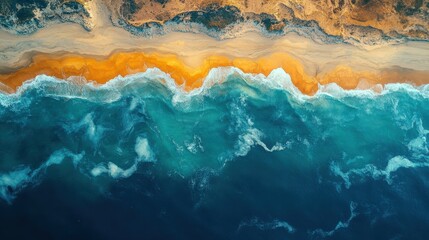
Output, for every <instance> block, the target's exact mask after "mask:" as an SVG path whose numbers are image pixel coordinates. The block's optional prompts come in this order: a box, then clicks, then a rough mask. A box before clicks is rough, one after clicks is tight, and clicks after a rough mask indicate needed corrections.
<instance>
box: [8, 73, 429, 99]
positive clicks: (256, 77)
mask: <svg viewBox="0 0 429 240" xmlns="http://www.w3.org/2000/svg"><path fill="white" fill-rule="evenodd" d="M232 75H236V76H240V78H241V79H242V80H243V81H245V82H247V83H248V84H251V85H256V86H257V85H261V86H265V87H268V88H272V89H283V90H285V91H287V92H289V93H290V94H291V95H292V96H294V97H295V98H296V99H298V100H301V101H304V100H309V99H314V98H318V97H320V96H324V95H330V96H333V97H336V98H343V97H361V98H374V97H376V96H381V95H383V94H388V93H391V92H406V93H408V94H410V95H412V96H419V97H424V98H429V86H428V85H423V86H419V87H415V86H412V85H410V84H405V83H394V84H386V85H384V86H381V85H376V86H374V87H372V88H370V89H365V90H360V89H355V90H344V89H343V88H341V87H340V86H338V85H337V84H336V83H330V84H327V85H319V90H318V91H317V93H316V94H315V95H314V96H308V95H305V94H302V93H301V92H300V91H299V89H297V88H296V86H295V85H294V84H293V83H292V81H291V78H290V75H289V74H288V73H286V72H285V71H284V69H282V68H277V69H274V70H273V71H272V72H271V73H270V74H269V75H268V76H264V75H262V74H249V73H244V72H243V71H241V70H240V69H238V68H235V67H217V68H213V69H211V70H210V71H209V73H208V75H207V76H206V78H205V80H204V81H203V85H202V86H201V87H200V88H196V89H193V90H191V91H189V92H187V91H185V90H184V86H183V85H177V84H176V82H175V81H174V79H172V78H171V76H170V75H169V74H168V73H165V72H163V71H161V70H160V69H158V68H149V69H147V70H146V71H145V72H141V73H136V74H131V75H128V76H126V77H123V76H118V77H116V78H114V79H112V80H110V81H108V82H107V83H106V84H98V83H94V82H85V81H84V80H82V79H81V78H79V80H75V78H73V77H72V78H69V79H68V81H62V80H60V79H57V78H55V77H50V76H46V75H38V76H36V77H35V78H34V79H29V80H28V81H26V82H24V84H23V85H22V86H21V87H20V88H18V91H17V92H16V93H13V94H5V93H0V104H1V105H3V106H8V105H10V102H11V101H12V102H13V101H17V100H19V98H18V97H17V96H20V95H21V94H23V93H24V92H26V91H28V90H30V89H38V88H39V89H43V91H44V92H45V94H46V95H52V96H59V97H66V98H83V99H88V100H91V101H103V102H113V101H116V100H118V99H119V98H120V97H121V94H122V93H121V91H122V89H123V88H125V87H126V86H127V85H129V84H132V83H136V82H141V83H148V82H154V81H155V82H160V83H162V84H164V85H165V86H166V87H167V88H168V89H169V90H170V91H171V92H172V93H173V104H175V105H177V104H178V103H183V102H186V101H189V100H190V99H191V98H192V97H193V96H196V95H201V94H205V93H207V90H208V89H210V88H211V87H213V86H214V85H217V84H222V83H223V82H225V81H226V80H227V79H228V77H229V76H232ZM47 86H55V87H47ZM96 93H97V94H96Z"/></svg>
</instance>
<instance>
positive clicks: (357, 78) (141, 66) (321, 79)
mask: <svg viewBox="0 0 429 240" xmlns="http://www.w3.org/2000/svg"><path fill="white" fill-rule="evenodd" d="M224 66H234V67H237V68H239V69H241V70H242V71H243V72H246V73H262V74H264V75H268V74H269V73H270V72H271V71H272V70H274V69H276V68H279V67H282V68H283V69H284V70H285V71H286V72H287V73H289V74H290V76H291V79H292V82H293V83H294V84H295V86H296V87H297V88H298V89H300V90H301V91H302V92H303V93H305V94H309V95H311V94H314V93H315V92H316V91H317V89H318V84H319V83H320V84H327V83H332V82H335V83H337V84H338V85H340V86H341V87H343V88H345V89H354V88H356V87H362V86H363V85H364V86H363V87H365V88H369V87H372V86H374V85H375V84H385V83H393V82H398V83H402V82H409V83H413V84H415V85H422V84H428V83H429V72H428V71H415V70H404V69H385V70H377V71H373V72H357V71H353V69H352V68H351V67H348V66H345V65H344V66H343V65H342V66H337V67H336V68H335V69H333V70H331V71H330V72H327V73H323V75H322V74H320V75H316V76H310V75H309V74H307V73H306V72H305V71H304V68H303V65H302V64H301V63H300V62H299V61H298V60H297V59H295V58H293V57H291V56H289V55H287V54H283V53H276V54H272V55H270V56H266V57H262V58H259V59H250V58H234V59H231V58H228V57H225V56H211V57H208V58H206V59H205V60H204V61H203V62H202V63H201V64H200V66H199V67H196V68H192V67H190V66H188V65H186V64H184V63H183V61H181V60H180V59H179V58H178V57H177V56H176V55H172V54H159V53H151V54H146V53H142V52H118V53H113V54H112V55H110V56H109V57H108V58H96V57H88V56H81V55H73V54H61V55H52V54H51V55H48V54H38V55H36V56H34V57H33V61H32V63H31V64H30V65H29V66H27V67H23V68H21V69H18V70H17V71H15V72H12V73H7V74H0V82H1V83H3V84H5V85H6V86H8V87H10V88H11V89H13V90H14V91H16V89H17V88H18V87H19V86H21V85H22V83H23V82H24V81H26V80H28V79H32V78H34V77H35V76H37V75H39V74H46V75H50V76H55V77H57V78H61V79H66V78H68V77H71V76H82V77H84V78H85V79H87V80H88V81H96V82H98V83H101V84H102V83H106V82H107V81H109V80H111V79H113V78H115V77H116V76H118V75H122V76H126V75H128V74H132V73H136V72H142V71H145V70H146V69H147V68H151V67H157V68H159V69H161V70H162V71H164V72H166V73H169V74H170V75H171V77H172V78H173V79H174V80H175V81H176V82H177V83H178V84H184V86H185V89H186V90H191V89H193V88H197V87H200V86H201V85H202V81H203V80H204V78H205V76H207V74H208V72H209V71H210V69H212V68H215V67H224ZM362 83H364V84H362Z"/></svg>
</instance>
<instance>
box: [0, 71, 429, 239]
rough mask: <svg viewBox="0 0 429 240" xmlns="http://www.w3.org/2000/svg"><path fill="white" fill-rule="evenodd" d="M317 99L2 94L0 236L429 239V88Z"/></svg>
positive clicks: (229, 89)
mask: <svg viewBox="0 0 429 240" xmlns="http://www.w3.org/2000/svg"><path fill="white" fill-rule="evenodd" d="M322 89H323V90H321V92H319V93H318V94H317V95H316V96H313V97H306V96H303V95H301V94H300V93H299V92H298V90H296V89H295V88H294V87H293V85H291V83H290V80H289V78H288V75H287V74H285V73H284V72H283V71H282V70H276V71H274V72H273V74H271V75H270V76H269V77H268V78H264V77H262V76H251V75H246V74H243V73H241V72H240V71H238V70H235V69H230V68H228V69H215V70H213V71H212V72H211V74H210V76H209V78H208V80H207V81H206V85H205V86H204V87H203V88H201V89H197V90H194V91H193V92H191V93H185V92H183V91H181V90H180V88H179V87H177V86H175V85H174V84H173V83H172V81H171V80H169V78H168V76H167V75H166V74H164V73H162V72H160V71H159V70H157V69H151V70H149V71H148V72H146V73H142V74H137V75H134V76H130V77H126V78H118V79H115V80H113V81H111V82H110V83H109V84H107V85H104V86H93V85H91V84H86V85H82V84H73V83H69V82H65V81H58V80H55V79H53V78H50V77H46V76H39V77H37V79H36V80H35V81H33V82H31V83H28V84H26V85H25V86H24V87H22V88H21V90H20V91H19V92H18V93H17V94H13V95H5V94H3V95H0V198H1V199H0V200H1V202H0V212H1V214H0V222H1V225H2V226H3V227H2V229H1V230H0V236H2V239H8V238H12V237H21V238H44V239H45V238H58V239H64V238H77V237H79V238H82V236H85V238H91V239H94V238H95V239H99V238H100V239H109V238H111V239H118V238H123V237H125V238H127V239H142V238H144V239H194V238H204V239H322V238H328V239H426V238H425V236H428V235H429V230H428V229H429V201H428V200H429V191H428V187H429V168H428V167H429V150H428V141H427V135H428V133H429V130H427V129H429V89H427V87H425V86H424V87H420V88H418V89H417V88H414V87H411V86H409V85H401V84H397V85H388V86H386V87H385V89H384V90H383V91H382V93H374V92H372V91H369V90H368V91H343V90H341V89H339V88H338V87H336V86H335V85H330V86H324V87H322ZM23 229H24V230H25V231H24V230H23Z"/></svg>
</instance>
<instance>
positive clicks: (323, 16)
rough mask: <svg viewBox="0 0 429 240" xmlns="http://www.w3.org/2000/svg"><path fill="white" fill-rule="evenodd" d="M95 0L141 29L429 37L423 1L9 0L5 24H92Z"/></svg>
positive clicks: (121, 22)
mask: <svg viewBox="0 0 429 240" xmlns="http://www.w3.org/2000/svg"><path fill="white" fill-rule="evenodd" d="M94 2H95V3H96V4H98V5H102V6H105V7H107V8H106V9H108V13H107V14H108V15H109V17H110V19H111V21H112V23H113V24H114V25H116V26H120V27H123V28H125V29H126V30H128V31H130V32H132V33H133V34H136V35H151V34H162V33H165V32H167V31H191V32H205V33H208V34H209V35H211V36H214V37H219V38H222V37H223V36H225V35H227V37H234V34H235V33H236V32H237V31H238V30H237V28H240V26H243V25H246V24H247V25H246V27H248V26H251V27H256V28H257V29H259V30H260V31H262V32H264V33H266V34H285V33H288V32H291V31H293V32H297V33H299V34H300V35H309V36H310V37H312V38H319V39H322V41H324V42H329V41H339V40H343V41H345V42H349V43H356V44H366V45H374V44H378V43H382V42H386V41H403V40H406V39H409V40H429V2H428V1H426V0H377V1H374V0H313V1H305V0H254V1H252V0H204V1H202V0H4V1H2V2H1V3H0V26H1V28H3V29H6V30H8V31H10V32H15V33H19V34H29V33H32V32H34V31H36V30H37V29H40V28H42V27H44V26H46V25H49V24H52V23H58V22H74V23H79V24H81V25H82V26H83V27H84V28H85V29H87V30H91V29H92V27H93V26H94V25H95V24H96V20H95V19H92V11H94V10H93V9H91V8H90V7H89V5H91V4H88V3H94ZM106 11H107V10H106ZM241 28H243V27H241ZM315 36H316V37H315Z"/></svg>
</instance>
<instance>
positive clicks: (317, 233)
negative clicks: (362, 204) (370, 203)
mask: <svg viewBox="0 0 429 240" xmlns="http://www.w3.org/2000/svg"><path fill="white" fill-rule="evenodd" d="M356 207H357V204H356V203H355V202H351V203H350V217H349V218H348V219H347V220H346V221H339V222H338V223H337V225H335V228H334V229H332V230H329V231H326V230H323V229H320V228H319V229H316V230H314V231H311V232H310V234H311V235H313V236H320V237H322V238H326V237H331V236H333V235H334V234H335V233H336V232H337V231H338V230H340V229H342V228H348V227H349V225H350V223H351V221H352V220H353V219H354V218H355V217H356V216H357V213H356Z"/></svg>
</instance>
